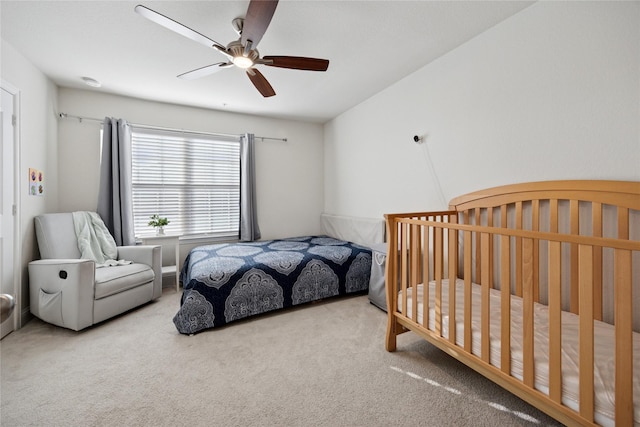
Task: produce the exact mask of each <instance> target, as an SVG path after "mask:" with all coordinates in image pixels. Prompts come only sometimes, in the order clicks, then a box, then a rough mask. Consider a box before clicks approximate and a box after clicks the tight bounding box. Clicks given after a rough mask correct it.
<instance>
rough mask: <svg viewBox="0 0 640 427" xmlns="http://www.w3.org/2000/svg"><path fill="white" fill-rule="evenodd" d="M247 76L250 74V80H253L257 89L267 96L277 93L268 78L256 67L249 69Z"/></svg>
mask: <svg viewBox="0 0 640 427" xmlns="http://www.w3.org/2000/svg"><path fill="white" fill-rule="evenodd" d="M247 76H249V80H251V83H253V85H254V86H255V87H256V89H258V92H260V93H261V94H262V96H264V97H265V98H268V97H270V96H273V95H275V94H276V92H275V91H274V90H273V88H272V87H271V85H270V84H269V82H268V81H267V79H266V78H265V77H264V76H263V75H262V73H261V72H260V71H258V70H256V69H255V68H250V69H248V70H247Z"/></svg>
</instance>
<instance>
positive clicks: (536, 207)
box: [531, 199, 540, 302]
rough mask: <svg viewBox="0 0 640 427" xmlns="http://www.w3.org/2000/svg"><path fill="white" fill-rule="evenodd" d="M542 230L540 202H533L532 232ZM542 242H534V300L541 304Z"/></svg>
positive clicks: (536, 240)
mask: <svg viewBox="0 0 640 427" xmlns="http://www.w3.org/2000/svg"><path fill="white" fill-rule="evenodd" d="M539 229H540V200H537V199H536V200H532V201H531V231H538V230H539ZM539 255H540V241H539V240H538V239H535V240H534V241H533V300H534V301H535V302H540V278H539V277H538V276H539V274H540V260H539Z"/></svg>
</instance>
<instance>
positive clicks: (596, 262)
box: [591, 202, 602, 320]
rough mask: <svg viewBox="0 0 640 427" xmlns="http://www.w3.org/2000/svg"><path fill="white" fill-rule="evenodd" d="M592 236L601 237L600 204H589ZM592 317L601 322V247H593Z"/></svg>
mask: <svg viewBox="0 0 640 427" xmlns="http://www.w3.org/2000/svg"><path fill="white" fill-rule="evenodd" d="M591 226H592V233H591V234H592V236H593V237H602V203H597V202H593V203H592V204H591ZM593 295H594V300H593V317H594V319H596V320H602V247H601V246H594V247H593Z"/></svg>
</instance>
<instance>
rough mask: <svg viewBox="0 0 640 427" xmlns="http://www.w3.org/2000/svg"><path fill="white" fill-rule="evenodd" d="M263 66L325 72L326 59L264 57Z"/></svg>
mask: <svg viewBox="0 0 640 427" xmlns="http://www.w3.org/2000/svg"><path fill="white" fill-rule="evenodd" d="M262 60H263V61H264V65H269V66H271V67H280V68H292V69H294V70H308V71H327V68H329V60H328V59H318V58H305V57H302V56H264V57H263V58H262Z"/></svg>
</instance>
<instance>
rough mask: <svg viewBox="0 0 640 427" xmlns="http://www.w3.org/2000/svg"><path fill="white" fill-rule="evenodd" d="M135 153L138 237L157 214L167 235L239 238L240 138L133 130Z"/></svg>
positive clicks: (149, 232)
mask: <svg viewBox="0 0 640 427" xmlns="http://www.w3.org/2000/svg"><path fill="white" fill-rule="evenodd" d="M131 149H132V154H131V159H132V175H133V176H132V180H133V183H132V185H133V194H132V196H133V216H134V228H135V234H136V236H139V235H144V234H151V233H153V232H154V230H153V228H152V227H150V226H148V225H147V224H148V222H149V217H150V216H151V215H153V214H158V215H160V216H161V217H167V218H168V219H169V221H170V223H169V225H168V226H166V227H165V233H167V234H181V235H183V236H205V235H206V236H220V237H222V236H225V237H226V236H238V229H239V217H240V140H239V138H237V139H232V138H224V137H214V136H208V135H200V134H189V133H181V132H171V131H165V130H149V129H140V128H135V127H132V135H131Z"/></svg>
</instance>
